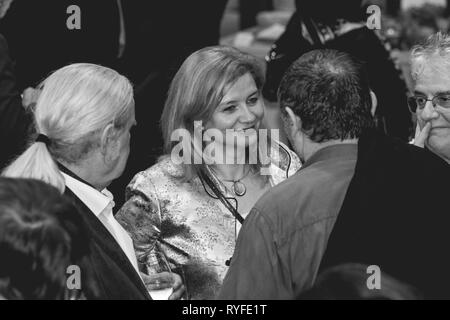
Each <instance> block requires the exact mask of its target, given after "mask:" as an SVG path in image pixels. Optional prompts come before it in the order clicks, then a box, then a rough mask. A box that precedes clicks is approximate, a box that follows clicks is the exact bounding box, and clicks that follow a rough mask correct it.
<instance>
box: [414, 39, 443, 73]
mask: <svg viewBox="0 0 450 320" xmlns="http://www.w3.org/2000/svg"><path fill="white" fill-rule="evenodd" d="M425 66H427V67H429V68H432V70H434V71H436V72H442V71H444V72H447V71H446V70H449V69H450V35H448V34H446V33H441V32H438V33H435V34H433V35H431V36H430V37H428V39H427V40H426V41H425V42H424V43H422V44H419V45H416V46H415V47H413V49H412V53H411V75H412V77H413V79H414V80H417V78H418V77H419V76H420V74H422V72H423V70H424V69H425Z"/></svg>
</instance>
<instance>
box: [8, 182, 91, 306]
mask: <svg viewBox="0 0 450 320" xmlns="http://www.w3.org/2000/svg"><path fill="white" fill-rule="evenodd" d="M77 210H78V209H77V208H76V206H74V205H73V204H72V202H71V201H70V200H69V199H66V198H65V197H63V196H62V195H61V194H60V193H59V192H58V190H57V189H56V188H54V187H52V186H50V185H48V184H45V183H43V182H42V181H38V180H33V179H10V178H0V260H1V263H0V299H1V298H3V299H6V300H29V299H32V300H34V299H46V300H61V299H78V298H83V297H84V295H83V294H82V290H83V289H84V288H85V286H86V284H88V283H89V282H90V280H91V278H90V276H91V275H90V274H89V273H88V272H87V270H86V269H81V270H80V271H81V273H80V274H79V276H80V278H79V281H80V282H79V285H80V289H69V288H68V286H67V283H68V277H69V275H70V274H68V273H67V269H68V267H69V266H71V265H81V263H82V261H83V259H85V258H86V256H88V255H89V237H88V236H87V232H86V229H85V226H84V222H83V220H82V219H81V216H80V214H79V213H78V211H77ZM86 287H87V286H86Z"/></svg>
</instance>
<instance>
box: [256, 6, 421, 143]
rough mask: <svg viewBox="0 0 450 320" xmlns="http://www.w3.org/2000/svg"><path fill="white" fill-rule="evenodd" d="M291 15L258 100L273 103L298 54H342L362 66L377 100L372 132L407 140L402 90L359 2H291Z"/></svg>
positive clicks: (270, 56)
mask: <svg viewBox="0 0 450 320" xmlns="http://www.w3.org/2000/svg"><path fill="white" fill-rule="evenodd" d="M296 5H297V11H296V12H295V13H294V14H293V16H292V18H291V20H290V21H289V23H288V25H287V28H286V31H285V32H284V34H283V35H282V36H281V37H280V38H279V39H278V40H277V41H276V42H275V44H274V45H273V47H272V49H271V51H270V52H269V54H268V55H267V57H266V60H267V62H268V68H267V83H266V86H265V88H264V96H265V98H267V99H268V100H269V101H276V92H277V89H278V85H279V83H280V80H281V77H282V75H283V74H284V72H285V71H286V69H287V68H288V67H289V65H290V64H291V63H292V62H294V61H295V59H297V58H298V57H300V56H301V55H302V54H303V53H305V52H308V51H310V50H313V49H318V48H329V49H336V50H339V51H342V52H347V53H349V54H351V55H353V56H354V57H356V58H358V59H359V60H361V61H362V62H364V63H365V64H366V68H367V70H368V74H369V81H370V87H371V89H372V90H373V91H374V92H375V94H376V96H377V99H378V108H377V114H376V120H377V127H378V128H379V129H380V130H381V131H383V132H385V133H388V134H390V135H392V136H395V137H398V138H400V139H402V140H404V141H408V140H409V138H410V136H411V135H412V134H413V132H412V121H411V115H410V113H409V112H408V109H407V102H406V98H407V88H406V85H405V81H404V80H403V79H402V75H401V73H400V70H398V69H397V68H396V65H395V64H394V62H393V61H392V59H391V57H390V52H389V48H387V47H386V46H385V44H384V43H383V41H382V40H381V39H380V38H379V36H378V35H377V33H376V32H375V30H370V29H369V28H368V27H367V25H366V20H367V18H368V15H367V14H366V12H365V6H364V7H363V1H362V0H351V1H341V2H339V1H331V0H297V1H296Z"/></svg>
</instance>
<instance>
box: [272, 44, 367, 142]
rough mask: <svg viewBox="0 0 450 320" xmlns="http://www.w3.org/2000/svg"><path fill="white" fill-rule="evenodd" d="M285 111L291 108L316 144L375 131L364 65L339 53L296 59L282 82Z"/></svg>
mask: <svg viewBox="0 0 450 320" xmlns="http://www.w3.org/2000/svg"><path fill="white" fill-rule="evenodd" d="M278 98H279V101H280V106H281V108H282V110H284V108H285V107H290V108H291V109H292V110H293V112H294V113H295V114H296V115H297V116H299V117H300V119H301V121H302V131H303V132H305V133H306V134H307V135H308V136H309V138H310V139H311V140H312V141H314V142H318V143H320V142H325V141H328V140H344V139H354V138H358V137H359V136H360V135H361V133H362V131H363V130H364V129H365V128H370V127H373V125H374V120H373V117H372V114H371V113H370V110H371V107H372V99H371V96H370V88H369V82H368V78H367V74H366V71H365V68H364V66H363V64H362V63H360V62H358V61H357V60H355V59H354V58H352V57H351V56H350V55H348V54H347V53H343V52H339V51H336V50H328V49H327V50H313V51H310V52H308V53H306V54H304V55H302V56H301V57H300V58H299V59H297V60H296V61H295V62H294V63H293V64H292V65H291V66H290V67H289V69H288V70H287V72H286V73H285V75H284V76H283V79H282V80H281V84H280V88H279V90H278Z"/></svg>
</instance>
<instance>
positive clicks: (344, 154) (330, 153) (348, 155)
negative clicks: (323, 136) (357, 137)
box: [302, 143, 358, 169]
mask: <svg viewBox="0 0 450 320" xmlns="http://www.w3.org/2000/svg"><path fill="white" fill-rule="evenodd" d="M357 150H358V145H357V144H356V143H342V144H336V145H332V146H327V147H324V148H322V149H319V150H318V151H316V152H315V153H314V154H313V155H312V156H311V157H310V158H309V159H308V160H307V161H306V162H305V163H304V164H303V166H302V169H304V168H306V167H308V166H310V165H312V164H314V163H316V162H319V161H322V160H329V159H342V160H356V157H357Z"/></svg>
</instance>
